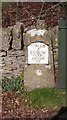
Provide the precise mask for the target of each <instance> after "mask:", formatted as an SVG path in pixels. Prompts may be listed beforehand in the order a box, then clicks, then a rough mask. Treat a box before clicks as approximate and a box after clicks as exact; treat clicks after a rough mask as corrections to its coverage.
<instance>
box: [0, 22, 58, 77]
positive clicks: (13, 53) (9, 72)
mask: <svg viewBox="0 0 67 120" xmlns="http://www.w3.org/2000/svg"><path fill="white" fill-rule="evenodd" d="M41 22H42V21H41ZM30 28H32V27H29V28H24V32H23V24H21V23H19V22H18V23H17V24H16V25H15V26H12V27H8V28H3V29H2V47H1V48H0V71H1V72H0V76H1V75H2V76H3V77H7V78H11V77H16V76H18V75H20V74H22V73H23V71H24V65H25V49H26V43H27V41H25V37H24V36H25V32H26V31H28V29H30ZM50 31H51V34H52V42H53V51H54V63H55V64H56V66H57V61H58V26H57V27H54V28H53V29H51V30H50ZM47 37H48V35H47ZM27 39H28V37H27Z"/></svg>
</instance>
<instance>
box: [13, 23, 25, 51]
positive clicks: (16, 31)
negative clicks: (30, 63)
mask: <svg viewBox="0 0 67 120" xmlns="http://www.w3.org/2000/svg"><path fill="white" fill-rule="evenodd" d="M21 34H23V33H21V24H20V23H19V22H18V23H16V25H15V26H14V28H13V44H12V48H13V49H21V39H22V37H23V36H22V35H21Z"/></svg>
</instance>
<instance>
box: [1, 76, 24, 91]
mask: <svg viewBox="0 0 67 120" xmlns="http://www.w3.org/2000/svg"><path fill="white" fill-rule="evenodd" d="M23 89H24V78H23V76H18V77H17V78H13V79H2V90H3V92H4V91H11V92H13V91H20V92H22V91H23Z"/></svg>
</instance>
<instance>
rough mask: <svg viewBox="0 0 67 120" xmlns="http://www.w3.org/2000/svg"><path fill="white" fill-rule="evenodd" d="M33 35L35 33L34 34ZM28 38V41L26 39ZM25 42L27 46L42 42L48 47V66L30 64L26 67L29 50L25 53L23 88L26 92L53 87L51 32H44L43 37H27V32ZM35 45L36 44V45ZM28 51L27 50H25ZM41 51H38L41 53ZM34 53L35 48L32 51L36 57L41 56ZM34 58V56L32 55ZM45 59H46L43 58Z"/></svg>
mask: <svg viewBox="0 0 67 120" xmlns="http://www.w3.org/2000/svg"><path fill="white" fill-rule="evenodd" d="M34 34H35V33H34ZM27 38H28V39H27ZM25 39H26V40H28V42H27V45H30V44H32V43H41V42H43V43H44V45H45V44H46V45H48V64H46V63H44V64H43V63H39V62H38V63H37V64H35V63H32V64H31V63H30V64H29V65H28V57H29V54H28V53H27V52H29V50H27V51H26V53H25V54H26V55H27V54H28V55H27V56H26V63H25V69H24V80H25V82H24V83H25V87H26V89H27V90H28V91H31V90H33V89H34V88H38V87H39V88H43V87H55V81H54V68H53V51H52V42H51V32H50V31H46V32H45V33H44V34H43V36H42V35H34V36H32V35H31V34H30V35H29V34H28V32H27V34H26V38H25ZM36 45H37V44H36ZM27 49H28V48H27ZM42 50H43V49H40V51H41V52H42ZM40 51H39V48H38V51H36V52H37V53H35V48H34V50H33V51H32V52H33V53H35V54H38V56H36V60H37V58H39V56H40V55H41V52H40ZM33 57H34V55H33ZM45 59H46V58H45Z"/></svg>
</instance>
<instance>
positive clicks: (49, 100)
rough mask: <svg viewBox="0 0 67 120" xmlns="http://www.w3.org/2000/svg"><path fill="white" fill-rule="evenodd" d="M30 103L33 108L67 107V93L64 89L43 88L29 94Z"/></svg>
mask: <svg viewBox="0 0 67 120" xmlns="http://www.w3.org/2000/svg"><path fill="white" fill-rule="evenodd" d="M27 99H28V101H31V105H32V106H33V107H54V106H55V107H56V106H64V105H65V92H64V90H62V89H52V88H46V89H45V88H41V89H35V90H33V91H31V92H30V93H28V95H27Z"/></svg>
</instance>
